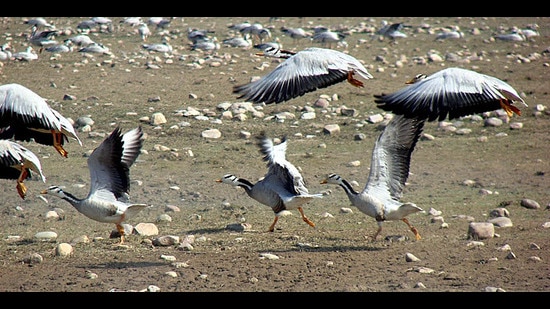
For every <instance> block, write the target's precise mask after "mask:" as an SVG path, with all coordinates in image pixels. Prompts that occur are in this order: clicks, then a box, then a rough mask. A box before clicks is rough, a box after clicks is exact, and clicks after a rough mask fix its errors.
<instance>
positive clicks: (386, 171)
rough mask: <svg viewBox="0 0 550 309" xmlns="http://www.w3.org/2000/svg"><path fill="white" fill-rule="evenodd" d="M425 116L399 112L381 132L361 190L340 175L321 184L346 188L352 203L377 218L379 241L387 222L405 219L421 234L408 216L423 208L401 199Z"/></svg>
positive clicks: (417, 236) (332, 175)
mask: <svg viewBox="0 0 550 309" xmlns="http://www.w3.org/2000/svg"><path fill="white" fill-rule="evenodd" d="M424 122H425V119H419V118H406V117H404V116H402V115H395V116H394V117H393V118H392V119H391V120H390V121H389V122H388V125H387V126H386V127H385V128H384V130H383V131H382V133H380V135H379V137H378V139H377V140H376V142H375V144H374V149H373V151H372V156H371V164H370V172H369V177H368V180H367V183H366V185H365V187H364V188H363V190H362V191H361V192H357V191H355V190H354V189H353V187H352V186H351V184H350V183H349V182H348V181H346V180H345V179H344V178H342V177H341V176H339V175H337V174H330V175H329V176H328V177H327V178H326V179H324V180H323V181H321V184H327V183H328V184H336V185H339V186H340V187H342V188H343V189H344V191H345V192H346V194H347V196H348V198H349V200H350V202H351V204H352V205H353V206H355V207H357V208H358V209H359V210H360V211H361V212H363V213H364V214H366V215H368V216H370V217H372V218H374V219H376V223H377V224H378V229H377V231H376V233H375V234H374V235H373V236H372V239H373V240H376V238H377V237H378V235H379V234H380V232H381V231H382V223H383V222H384V221H391V220H401V221H403V222H405V224H407V226H408V227H409V228H410V230H411V231H412V232H413V234H414V236H415V238H416V240H420V238H421V237H420V233H419V232H418V230H417V229H416V228H415V227H414V226H412V225H411V224H410V222H409V220H408V219H407V218H406V217H407V216H408V215H410V214H413V213H416V212H419V211H422V208H420V207H418V206H416V205H415V204H414V203H409V202H407V203H403V202H401V196H402V194H403V188H404V187H405V182H406V181H407V178H408V176H409V167H410V162H411V154H412V152H413V150H414V147H415V145H416V142H417V141H418V139H419V137H420V134H421V133H422V129H423V127H424Z"/></svg>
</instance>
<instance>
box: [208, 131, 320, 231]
mask: <svg viewBox="0 0 550 309" xmlns="http://www.w3.org/2000/svg"><path fill="white" fill-rule="evenodd" d="M258 146H259V147H260V152H261V153H262V154H263V155H264V157H263V160H264V161H266V162H267V167H268V171H267V173H266V174H265V176H264V178H263V179H262V180H260V181H258V182H256V183H255V184H253V183H251V182H250V181H248V180H246V179H243V178H239V177H237V176H234V175H232V174H226V175H225V176H223V178H221V179H217V180H216V181H217V182H220V183H226V184H230V185H233V186H236V187H242V188H243V189H244V190H245V191H246V193H247V194H248V196H250V197H251V198H253V199H255V200H256V201H258V202H260V203H262V204H264V205H266V206H269V207H271V209H273V211H274V212H275V220H274V221H273V223H272V224H271V226H270V227H269V231H270V232H273V231H274V229H275V224H276V223H277V221H278V220H279V216H281V215H285V214H287V212H286V211H287V210H291V209H298V211H299V212H300V214H301V216H302V220H304V222H306V223H307V224H309V225H310V226H311V227H315V223H313V222H312V221H311V220H309V219H308V218H307V217H306V216H305V214H304V211H303V209H302V205H304V204H306V203H308V202H310V201H311V200H313V199H314V198H321V197H323V195H322V194H310V193H309V191H308V189H307V187H306V184H305V181H304V178H303V177H302V175H301V174H300V172H299V171H298V169H297V168H296V167H295V166H294V165H292V163H290V162H288V161H287V160H286V148H287V139H286V137H283V139H282V140H281V143H279V144H277V145H275V144H274V142H273V140H272V139H270V138H268V137H266V136H265V133H262V134H261V135H260V136H258Z"/></svg>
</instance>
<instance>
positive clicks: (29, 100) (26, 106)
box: [0, 84, 82, 157]
mask: <svg viewBox="0 0 550 309" xmlns="http://www.w3.org/2000/svg"><path fill="white" fill-rule="evenodd" d="M69 137H70V138H73V139H75V140H77V141H78V143H79V144H80V146H82V142H81V141H80V138H78V136H77V135H76V132H75V130H74V128H73V125H72V124H71V122H70V121H69V120H68V119H67V118H65V117H63V116H62V115H61V114H60V113H59V112H58V111H56V110H55V109H53V108H51V107H50V106H49V105H48V103H47V102H46V100H44V99H43V98H42V97H40V96H39V95H38V94H36V93H35V92H33V91H32V90H30V89H29V88H27V87H25V86H22V85H19V84H5V85H1V86H0V138H2V139H10V138H13V139H15V140H18V141H30V140H31V139H34V141H35V142H37V143H39V144H42V145H48V146H53V147H54V148H55V149H56V150H57V151H58V152H59V153H60V154H61V155H62V156H64V157H67V154H68V153H67V151H66V150H65V149H64V148H63V144H64V143H65V141H68V140H69Z"/></svg>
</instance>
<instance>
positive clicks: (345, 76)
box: [233, 47, 373, 104]
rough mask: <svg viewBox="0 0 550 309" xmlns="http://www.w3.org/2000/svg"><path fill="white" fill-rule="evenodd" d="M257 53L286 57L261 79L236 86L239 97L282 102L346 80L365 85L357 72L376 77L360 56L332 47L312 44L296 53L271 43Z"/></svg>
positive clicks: (248, 99)
mask: <svg viewBox="0 0 550 309" xmlns="http://www.w3.org/2000/svg"><path fill="white" fill-rule="evenodd" d="M257 55H260V56H268V57H275V58H284V59H286V60H285V61H284V62H282V63H281V64H279V65H278V66H277V67H276V68H275V69H274V70H273V71H271V72H269V73H268V74H267V75H265V76H263V77H261V78H260V79H258V80H256V81H253V82H251V83H248V84H244V85H238V86H235V87H234V88H233V93H235V94H238V95H239V96H238V99H244V100H247V101H250V102H253V103H262V102H263V103H265V104H271V103H281V102H284V101H288V100H290V99H293V98H297V97H299V96H302V95H304V94H306V93H308V92H313V91H315V90H317V89H321V88H326V87H328V86H331V85H334V84H337V83H340V82H342V81H346V80H347V81H348V82H349V83H350V84H352V85H353V86H356V87H363V82H361V81H360V80H358V79H355V78H354V75H355V74H358V75H359V76H361V77H362V78H364V79H371V78H373V76H372V75H371V74H370V73H369V72H368V71H367V69H366V68H365V67H364V66H363V64H362V63H361V62H359V60H357V59H356V58H354V57H352V56H350V55H348V54H345V53H343V52H340V51H337V50H332V49H326V48H317V47H310V48H306V49H304V50H301V51H299V52H297V53H295V52H291V51H286V50H281V49H277V48H273V47H267V48H266V49H265V50H264V51H263V52H259V53H257Z"/></svg>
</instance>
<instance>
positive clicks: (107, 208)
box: [41, 126, 147, 244]
mask: <svg viewBox="0 0 550 309" xmlns="http://www.w3.org/2000/svg"><path fill="white" fill-rule="evenodd" d="M142 146H143V130H142V128H141V126H139V127H137V128H135V129H133V130H130V131H128V132H126V133H125V134H123V135H122V134H121V130H120V127H117V128H115V129H114V130H113V132H112V133H111V134H110V135H109V136H108V137H107V138H106V139H105V140H104V141H103V142H102V143H101V144H100V145H99V146H98V147H97V148H96V149H94V151H93V152H92V154H91V155H90V157H88V169H89V170H90V192H89V193H88V196H87V197H86V198H84V199H79V198H77V197H75V196H74V195H72V194H70V193H68V192H65V191H63V190H62V189H61V188H60V187H58V186H50V187H49V188H48V189H46V190H43V191H42V192H41V193H42V194H51V195H54V196H57V197H59V198H62V199H64V200H66V201H67V202H69V203H70V204H71V205H72V206H74V208H76V210H78V211H79V212H80V213H82V214H84V215H85V216H86V217H88V218H90V219H92V220H95V221H98V222H104V223H114V224H116V227H117V230H118V232H119V234H120V243H119V244H123V243H124V236H125V233H124V227H123V226H122V223H123V222H124V221H126V220H128V219H131V218H132V217H134V216H135V215H136V214H137V213H139V212H140V211H141V210H143V209H144V208H145V207H147V205H146V204H137V203H132V202H130V196H129V191H130V167H131V166H132V164H134V162H135V161H136V159H137V157H138V156H139V154H140V151H141V148H142Z"/></svg>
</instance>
